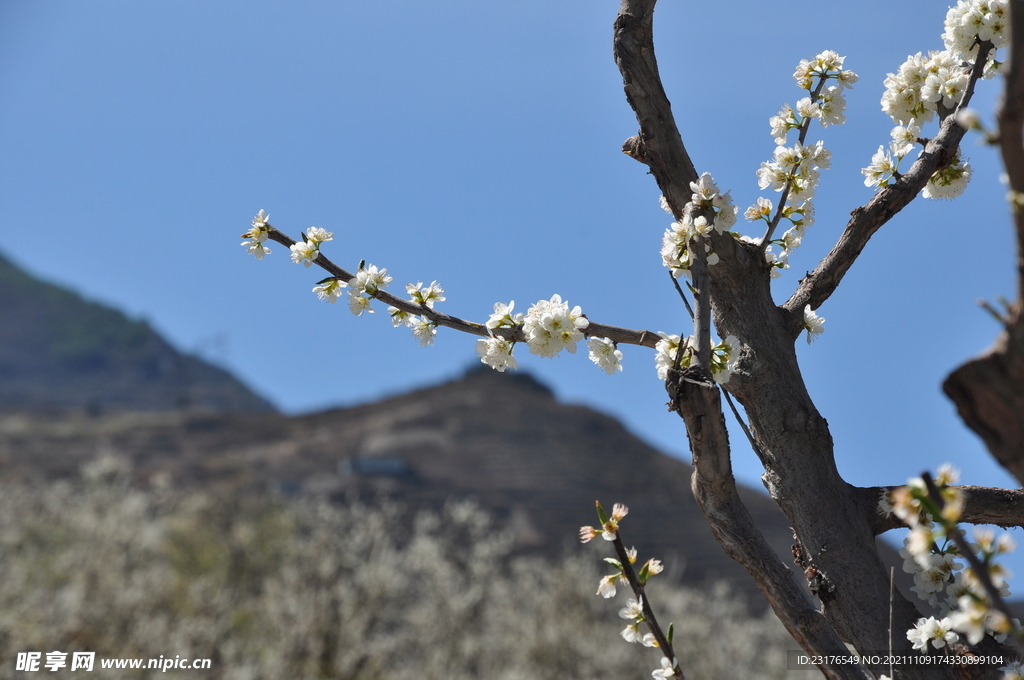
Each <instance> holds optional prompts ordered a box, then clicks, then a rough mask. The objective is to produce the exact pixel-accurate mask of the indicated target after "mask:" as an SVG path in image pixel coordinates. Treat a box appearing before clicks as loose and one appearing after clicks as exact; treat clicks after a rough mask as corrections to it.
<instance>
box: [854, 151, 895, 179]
mask: <svg viewBox="0 0 1024 680" xmlns="http://www.w3.org/2000/svg"><path fill="white" fill-rule="evenodd" d="M897 165H898V164H896V163H893V162H892V155H891V154H890V152H889V151H886V149H885V147H884V146H879V147H878V151H876V152H875V154H874V155H873V156H872V157H871V164H870V165H868V167H866V168H864V169H863V170H861V173H862V174H863V175H864V186H868V187H876V188H881V187H886V186H889V180H890V179H892V178H893V177H894V176H895V174H896V172H897Z"/></svg>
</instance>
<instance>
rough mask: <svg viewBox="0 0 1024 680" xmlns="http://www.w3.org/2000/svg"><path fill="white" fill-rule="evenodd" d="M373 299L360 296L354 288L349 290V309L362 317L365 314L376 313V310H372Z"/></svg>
mask: <svg viewBox="0 0 1024 680" xmlns="http://www.w3.org/2000/svg"><path fill="white" fill-rule="evenodd" d="M372 301H373V298H369V297H366V296H364V295H360V294H359V291H357V290H355V289H354V288H349V289H348V309H349V311H350V312H352V313H353V314H355V315H356V316H362V315H363V312H369V313H370V314H373V313H374V310H373V309H371V308H370V302H372Z"/></svg>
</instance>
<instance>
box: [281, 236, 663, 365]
mask: <svg viewBox="0 0 1024 680" xmlns="http://www.w3.org/2000/svg"><path fill="white" fill-rule="evenodd" d="M268 238H270V239H271V240H272V241H276V242H278V243H280V244H282V245H284V246H287V247H289V248H290V247H291V246H292V245H294V244H295V242H296V241H295V239H293V238H292V237H290V236H288V235H287V234H285V233H284V232H282V231H280V230H278V229H277V228H276V227H272V226H271V227H269V231H268ZM313 264H315V265H317V266H318V267H320V268H322V269H323V270H324V271H326V272H328V273H329V274H331V276H334V277H337V278H338V279H341V280H342V281H345V282H348V281H351V280H352V279H353V278H355V275H354V274H352V273H351V272H349V271H347V270H345V269H343V268H341V267H339V266H338V265H336V264H334V263H333V262H331V260H329V259H328V258H327V256H326V255H324V254H323V253H319V254H318V255H317V256H316V259H315V260H313ZM373 297H374V298H375V299H377V300H380V301H381V302H383V303H384V304H386V305H390V306H392V307H395V308H396V309H400V310H402V311H403V312H407V313H409V314H413V315H415V316H424V317H426V318H428V319H430V320H431V321H433V322H434V323H436V324H437V325H438V326H444V327H446V328H453V329H455V330H457V331H462V332H463V333H469V334H470V335H479V336H481V337H484V338H486V337H488V336H489V335H491V334H494V335H502V336H504V337H506V338H508V339H509V340H514V341H516V342H525V341H526V336H524V335H523V329H522V328H520V327H516V328H515V329H510V328H495V329H491V330H488V328H487V327H486V326H485V325H484V324H480V323H476V322H475V321H467V320H466V319H460V318H458V317H456V316H449V315H448V314H442V313H441V312H439V311H437V310H436V309H432V308H429V307H424V306H421V305H418V304H416V303H415V302H413V301H412V300H406V299H404V298H400V297H398V296H396V295H393V294H391V293H389V292H387V291H384V290H379V291H377V293H376V294H375V295H374V296H373ZM588 321H589V319H588ZM583 334H584V335H586V336H589V337H598V338H610V339H611V340H613V341H615V342H618V343H623V344H627V345H642V346H643V347H650V348H652V349H653V348H654V347H655V346H656V345H657V344H658V340H660V339H661V338H660V337H659V336H658V334H657V333H655V332H653V331H636V330H633V329H631V328H621V327H619V326H608V325H606V324H601V323H595V322H593V321H591V322H590V325H589V326H587V328H585V329H584V330H583Z"/></svg>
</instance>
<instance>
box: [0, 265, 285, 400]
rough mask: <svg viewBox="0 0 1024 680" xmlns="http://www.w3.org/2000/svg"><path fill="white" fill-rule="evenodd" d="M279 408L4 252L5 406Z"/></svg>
mask: <svg viewBox="0 0 1024 680" xmlns="http://www.w3.org/2000/svg"><path fill="white" fill-rule="evenodd" d="M183 408H191V409H206V410H213V411H229V412H236V411H258V412H268V411H273V410H274V408H273V406H272V405H271V404H270V403H269V402H268V401H266V400H265V399H263V398H262V397H260V396H258V395H256V394H254V393H253V392H252V391H251V390H249V388H247V387H246V386H245V385H243V384H242V383H241V382H240V381H238V380H237V379H236V378H235V377H234V376H232V375H231V374H230V373H228V372H227V371H224V370H222V369H220V368H217V367H216V366H213V365H211V364H209V363H207V362H205V361H203V360H202V359H198V358H196V357H193V356H188V355H185V354H182V353H180V352H178V351H177V350H176V349H174V348H173V347H172V346H171V345H170V344H168V343H167V342H166V341H165V340H164V339H163V338H161V337H160V336H159V335H158V334H157V333H155V332H154V331H153V329H151V328H150V327H149V326H148V325H147V324H146V323H145V322H143V321H133V320H131V319H129V318H127V317H126V316H125V315H124V314H122V313H121V312H118V311H116V310H114V309H111V308H109V307H105V306H103V305H100V304H96V303H94V302H88V301H86V300H83V299H82V298H81V296H79V295H78V294H76V293H74V292H72V291H69V290H67V289H66V288H62V287H59V286H55V285H51V284H49V283H45V282H43V281H40V280H38V279H36V278H34V277H32V276H31V275H30V274H28V273H26V272H25V271H23V270H21V269H19V268H18V267H17V266H15V265H14V264H13V263H11V262H10V261H9V260H7V259H6V258H4V257H3V256H0V412H3V413H10V412H16V411H20V412H37V413H38V412H41V411H47V412H52V413H74V412H83V411H89V412H92V413H98V412H105V411H123V410H135V411H168V410H174V409H183Z"/></svg>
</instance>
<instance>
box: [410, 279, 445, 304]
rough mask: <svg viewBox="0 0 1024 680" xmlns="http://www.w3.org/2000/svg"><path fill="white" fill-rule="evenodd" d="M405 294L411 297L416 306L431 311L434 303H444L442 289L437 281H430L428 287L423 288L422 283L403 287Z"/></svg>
mask: <svg viewBox="0 0 1024 680" xmlns="http://www.w3.org/2000/svg"><path fill="white" fill-rule="evenodd" d="M405 290H406V292H408V293H409V295H410V296H411V297H412V301H413V302H414V303H416V304H418V305H422V306H424V307H427V308H430V309H433V307H434V303H435V302H444V301H445V297H444V295H442V293H444V288H442V287H441V284H439V283H438V282H437V281H431V282H430V285H429V286H426V287H424V286H423V284H422V283H416V284H415V285H414V284H411V283H407V284H406V285H405Z"/></svg>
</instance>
